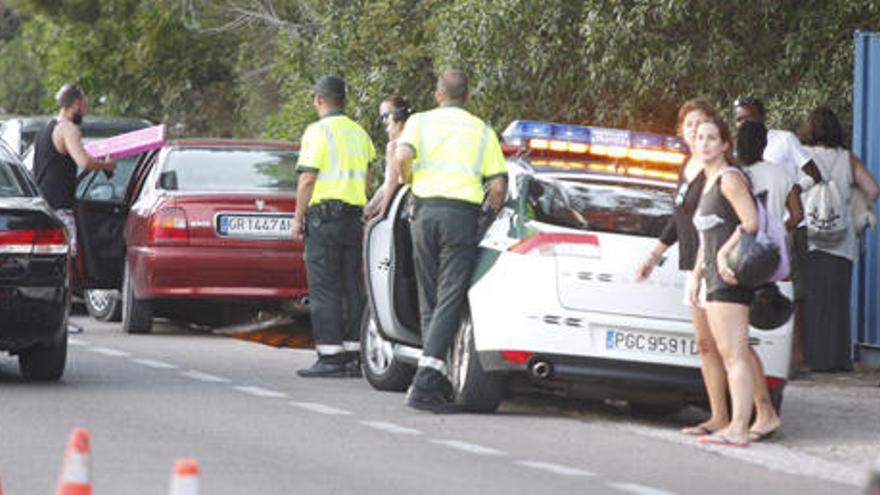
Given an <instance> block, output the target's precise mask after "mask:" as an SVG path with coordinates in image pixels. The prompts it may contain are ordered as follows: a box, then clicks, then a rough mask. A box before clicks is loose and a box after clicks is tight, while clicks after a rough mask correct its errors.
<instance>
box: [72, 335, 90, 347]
mask: <svg viewBox="0 0 880 495" xmlns="http://www.w3.org/2000/svg"><path fill="white" fill-rule="evenodd" d="M67 344H68V345H75V346H77V347H85V346H87V345H89V343H88V342H86V341H85V340H80V339H78V338H76V337H67Z"/></svg>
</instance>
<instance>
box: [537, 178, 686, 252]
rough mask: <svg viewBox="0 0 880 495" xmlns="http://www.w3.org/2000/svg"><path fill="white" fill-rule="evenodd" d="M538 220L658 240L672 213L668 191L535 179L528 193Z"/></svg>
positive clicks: (619, 184) (633, 186) (637, 186)
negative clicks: (656, 238)
mask: <svg viewBox="0 0 880 495" xmlns="http://www.w3.org/2000/svg"><path fill="white" fill-rule="evenodd" d="M527 201H528V207H529V208H528V209H529V211H530V213H532V215H533V217H534V219H535V220H537V221H539V222H543V223H550V224H553V225H559V226H564V227H569V228H575V229H581V230H591V231H598V232H614V233H619V234H630V235H637V236H644V237H658V236H659V235H660V232H661V231H662V230H663V227H664V226H665V225H666V221H667V218H668V217H669V215H670V214H671V213H672V193H671V190H670V189H669V188H666V187H663V186H652V185H644V184H625V183H620V182H605V181H602V180H595V179H592V180H591V179H589V178H583V179H580V178H570V177H566V178H564V179H563V178H552V177H549V176H542V175H536V176H533V177H532V178H531V181H530V183H529V189H528V196H527Z"/></svg>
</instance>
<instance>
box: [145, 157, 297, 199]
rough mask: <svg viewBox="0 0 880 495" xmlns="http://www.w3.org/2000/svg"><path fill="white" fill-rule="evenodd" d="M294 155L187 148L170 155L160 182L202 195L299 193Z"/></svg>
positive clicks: (171, 187) (168, 186) (167, 186)
mask: <svg viewBox="0 0 880 495" xmlns="http://www.w3.org/2000/svg"><path fill="white" fill-rule="evenodd" d="M296 158H297V154H296V153H295V152H293V151H286V150H270V149H253V148H250V149H248V148H185V149H175V150H173V151H171V152H170V153H169V154H168V158H167V159H166V160H165V166H164V167H163V169H162V175H163V177H164V178H165V179H164V180H163V179H160V180H161V181H162V183H163V184H164V186H163V187H165V188H166V189H177V190H199V191H205V190H207V191H241V190H251V189H259V190H271V191H295V190H296Z"/></svg>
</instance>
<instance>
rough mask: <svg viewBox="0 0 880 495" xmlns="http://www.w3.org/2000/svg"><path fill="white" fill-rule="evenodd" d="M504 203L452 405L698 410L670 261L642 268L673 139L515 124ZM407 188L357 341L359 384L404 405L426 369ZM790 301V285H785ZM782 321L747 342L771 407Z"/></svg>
mask: <svg viewBox="0 0 880 495" xmlns="http://www.w3.org/2000/svg"><path fill="white" fill-rule="evenodd" d="M503 137H504V140H505V151H506V154H507V155H508V158H507V165H508V170H509V177H508V179H509V182H508V184H509V193H508V197H507V201H506V203H505V206H504V208H502V210H501V211H500V212H499V213H498V215H497V216H496V217H495V218H494V219H492V221H491V222H488V225H487V227H486V232H485V235H484V236H483V238H482V242H481V243H480V250H479V256H478V262H477V266H476V269H475V273H474V276H473V280H472V284H471V287H470V289H469V291H468V304H467V308H466V310H465V311H464V312H463V314H462V318H461V324H460V327H459V330H458V333H457V335H456V337H455V341H454V343H453V348H452V351H451V352H450V356H449V370H450V380H451V381H452V384H453V388H454V391H455V395H456V402H457V403H459V404H460V405H462V406H464V407H465V408H467V409H469V410H472V411H480V412H489V411H494V410H495V409H496V408H497V407H498V405H499V403H500V401H501V400H502V399H503V398H504V397H506V396H508V395H509V394H511V393H518V392H519V391H522V390H529V389H536V388H537V389H540V390H546V391H550V392H554V393H562V394H566V395H570V396H575V397H584V398H591V399H616V400H626V401H629V404H630V406H631V407H632V408H633V409H634V410H640V411H642V412H653V413H670V412H674V411H677V410H679V409H681V408H682V407H684V406H685V405H687V404H689V403H696V404H704V403H705V401H706V399H705V390H704V387H703V384H702V378H701V375H700V368H699V352H698V349H697V345H696V343H695V340H694V332H693V325H692V323H691V320H690V315H689V311H688V308H687V307H686V306H685V305H684V304H683V302H682V299H683V293H684V287H683V285H684V276H683V275H682V273H681V272H679V270H678V261H677V250H676V249H670V250H669V251H668V256H667V257H666V259H665V260H663V261H662V263H661V264H660V266H658V267H657V268H656V269H655V270H654V272H653V274H652V276H651V278H650V279H649V280H647V281H645V282H637V281H636V279H635V269H636V266H637V265H638V263H639V262H640V261H641V260H642V259H643V258H644V256H645V255H646V253H648V251H649V250H650V249H651V247H652V246H653V244H654V242H655V240H656V238H657V237H658V235H659V234H660V231H661V230H662V229H663V226H664V225H665V223H666V221H667V218H668V217H669V215H670V213H671V211H672V207H673V205H672V201H673V191H674V188H675V183H676V182H675V181H676V178H677V176H678V170H679V168H680V167H681V166H682V165H683V164H684V162H685V160H686V155H685V151H684V150H685V145H684V143H683V142H682V141H680V140H679V139H678V138H674V137H669V136H661V135H657V134H647V133H639V132H632V131H626V130H617V129H605V128H598V127H586V126H573V125H562V124H554V123H546V122H530V121H516V122H514V123H512V124H511V125H510V126H509V127H508V128H507V129H506V130H505V132H504V136H503ZM409 198H410V192H409V190H408V189H407V188H406V187H403V188H401V189H400V190H399V191H398V192H397V195H396V197H395V199H394V201H393V203H392V206H391V207H390V208H389V211H388V212H387V214H386V215H385V216H384V217H382V218H378V219H376V220H374V221H373V222H371V223H370V224H369V225H368V226H367V229H366V233H365V241H364V263H365V276H366V286H367V292H368V298H369V303H368V305H367V308H366V310H365V313H364V317H363V322H362V328H361V333H362V335H361V346H362V354H363V363H364V374H365V376H366V379H367V380H368V381H369V383H370V384H371V385H372V386H373V387H374V388H376V389H379V390H403V389H405V388H406V387H407V386H408V385H409V383H410V380H411V377H412V374H413V371H414V366H415V364H416V362H417V360H418V357H419V355H420V349H419V347H420V345H421V337H420V328H419V318H418V315H419V313H418V298H417V293H416V280H415V273H414V267H413V260H412V248H411V239H410V225H409V214H410V209H409V208H408V203H409ZM780 289H781V290H782V292H783V293H785V294H786V295H788V296H789V297H790V295H791V287H790V284H789V283H787V282H785V283H782V284H780ZM791 332H792V328H791V321H790V320H789V321H788V322H786V323H785V324H783V325H782V326H781V327H779V328H776V329H773V330H755V329H752V330H751V335H750V337H751V339H750V340H751V344H752V346H753V348H754V349H755V350H756V351H757V353H758V355H759V356H760V357H761V359H762V361H763V363H764V367H765V372H766V380H767V382H768V384H769V386H770V390H771V396H772V398H773V400H774V402H775V403H776V405H777V408H778V407H779V405H780V403H781V400H782V391H783V388H784V385H785V381H786V376H787V371H788V366H789V359H790V349H791Z"/></svg>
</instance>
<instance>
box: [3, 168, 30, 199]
mask: <svg viewBox="0 0 880 495" xmlns="http://www.w3.org/2000/svg"><path fill="white" fill-rule="evenodd" d="M21 196H30V194H29V191H28V189H27V188H26V187H25V185H24V184H23V183H22V177H19V176H18V174H17V173H16V169H15V165H13V164H11V163H9V162H6V161H0V198H11V197H21Z"/></svg>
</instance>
